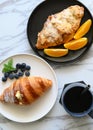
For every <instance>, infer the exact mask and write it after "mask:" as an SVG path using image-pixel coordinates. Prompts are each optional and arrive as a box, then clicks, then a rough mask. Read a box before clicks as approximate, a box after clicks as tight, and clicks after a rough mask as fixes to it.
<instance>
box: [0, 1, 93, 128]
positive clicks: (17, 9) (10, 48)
mask: <svg viewBox="0 0 93 130" xmlns="http://www.w3.org/2000/svg"><path fill="white" fill-rule="evenodd" d="M41 1H42V0H0V61H2V60H3V59H4V58H6V57H7V56H10V55H13V54H17V53H33V54H35V53H34V52H33V50H32V49H31V47H30V45H29V43H28V40H27V35H26V28H27V22H28V18H29V15H30V14H31V12H32V10H33V9H34V8H35V7H36V5H38V4H39V3H40V2H41ZM80 1H81V2H82V3H84V4H85V5H86V6H87V7H88V9H89V10H90V11H91V13H92V14H93V4H92V3H93V1H92V0H88V1H87V0H80ZM51 66H52V67H53V69H54V71H55V73H56V75H57V80H58V87H59V93H58V98H57V101H56V104H55V106H54V107H53V109H52V110H51V111H50V112H49V113H48V114H47V115H46V116H45V117H44V118H42V119H40V120H38V121H36V122H33V123H25V124H21V123H16V122H13V121H10V120H8V119H6V118H5V117H3V116H2V115H0V130H92V129H93V119H91V118H90V117H88V116H86V117H83V118H74V117H71V116H69V115H68V114H67V113H66V112H65V110H64V109H63V107H62V106H61V105H60V104H59V97H60V94H61V91H62V87H63V85H64V84H65V83H67V82H73V80H74V81H79V80H84V81H85V82H86V83H88V84H89V83H90V84H91V86H93V78H92V77H93V46H92V47H91V48H90V50H89V51H88V53H87V54H86V55H85V56H84V57H83V58H82V59H81V60H80V61H78V62H77V63H73V64H72V65H68V66H62V65H53V64H51Z"/></svg>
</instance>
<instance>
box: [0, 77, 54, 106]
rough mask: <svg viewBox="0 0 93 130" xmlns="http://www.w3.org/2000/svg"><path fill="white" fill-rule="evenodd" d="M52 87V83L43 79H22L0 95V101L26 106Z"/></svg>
mask: <svg viewBox="0 0 93 130" xmlns="http://www.w3.org/2000/svg"><path fill="white" fill-rule="evenodd" d="M51 87H52V81H51V80H49V79H46V78H43V77H36V76H32V77H22V78H19V79H17V80H15V81H14V82H13V83H12V84H11V85H10V87H8V88H6V89H5V90H4V91H3V93H2V94H1V95H0V101H1V102H5V103H14V104H19V105H27V104H31V103H32V102H34V101H35V100H36V99H38V98H39V97H40V96H41V95H43V93H45V92H46V91H47V90H48V89H49V88H51Z"/></svg>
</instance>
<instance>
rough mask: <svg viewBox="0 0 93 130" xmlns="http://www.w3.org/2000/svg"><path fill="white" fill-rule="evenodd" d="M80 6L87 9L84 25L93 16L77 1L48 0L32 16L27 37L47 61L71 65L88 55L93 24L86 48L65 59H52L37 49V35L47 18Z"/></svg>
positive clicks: (92, 38) (71, 53) (70, 53)
mask: <svg viewBox="0 0 93 130" xmlns="http://www.w3.org/2000/svg"><path fill="white" fill-rule="evenodd" d="M76 4H77V5H80V6H83V7H84V9H85V12H84V17H83V19H82V21H81V24H82V23H84V22H85V21H86V20H87V19H92V21H93V18H92V15H91V13H90V12H89V10H88V9H87V8H86V7H85V6H84V5H83V4H82V3H80V2H79V1H77V0H46V1H43V2H42V3H40V4H39V5H38V6H37V7H36V8H35V9H34V10H33V12H32V14H31V15H30V17H29V20H28V24H27V36H28V40H29V43H30V45H31V47H32V48H33V50H34V51H35V52H36V54H38V55H39V56H41V57H42V58H44V59H45V60H48V61H51V62H56V63H68V62H69V63H70V62H73V61H75V60H77V59H79V58H80V57H81V56H82V55H83V54H85V53H86V51H87V50H88V49H89V47H90V46H91V44H92V40H93V23H92V26H91V29H90V30H89V32H88V33H87V35H86V37H87V38H88V44H87V46H86V47H84V48H82V49H80V50H77V51H69V54H68V55H67V56H64V57H59V58H52V57H49V56H46V55H45V54H44V52H43V50H38V49H36V47H35V44H36V41H37V34H38V32H40V31H41V30H42V28H43V25H44V22H45V21H46V19H47V17H48V16H49V15H51V14H54V13H57V12H60V11H62V10H63V9H65V8H67V7H69V6H71V5H76Z"/></svg>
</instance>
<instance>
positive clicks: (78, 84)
mask: <svg viewBox="0 0 93 130" xmlns="http://www.w3.org/2000/svg"><path fill="white" fill-rule="evenodd" d="M77 86H78V87H82V88H85V87H86V86H87V85H86V84H83V83H71V84H69V85H68V86H67V87H66V88H64V90H63V91H62V95H61V99H60V100H61V103H62V105H63V107H64V108H65V110H66V111H67V112H68V113H69V114H70V115H72V116H75V117H82V116H85V115H88V113H89V112H91V110H92V109H93V95H92V92H91V91H90V90H88V91H89V92H90V94H91V96H92V102H91V105H90V107H89V109H87V110H86V111H84V112H80V113H76V112H71V111H69V109H67V107H66V105H65V103H64V101H63V100H64V98H63V96H64V95H65V94H66V92H67V91H68V90H70V89H71V88H74V87H77Z"/></svg>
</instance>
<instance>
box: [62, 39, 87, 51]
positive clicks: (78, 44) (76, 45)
mask: <svg viewBox="0 0 93 130" xmlns="http://www.w3.org/2000/svg"><path fill="white" fill-rule="evenodd" d="M87 42H88V39H87V38H86V37H83V38H80V39H77V40H72V41H70V42H67V43H65V44H64V47H65V48H67V49H69V50H78V49H81V48H83V47H84V46H85V45H86V44H87Z"/></svg>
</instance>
